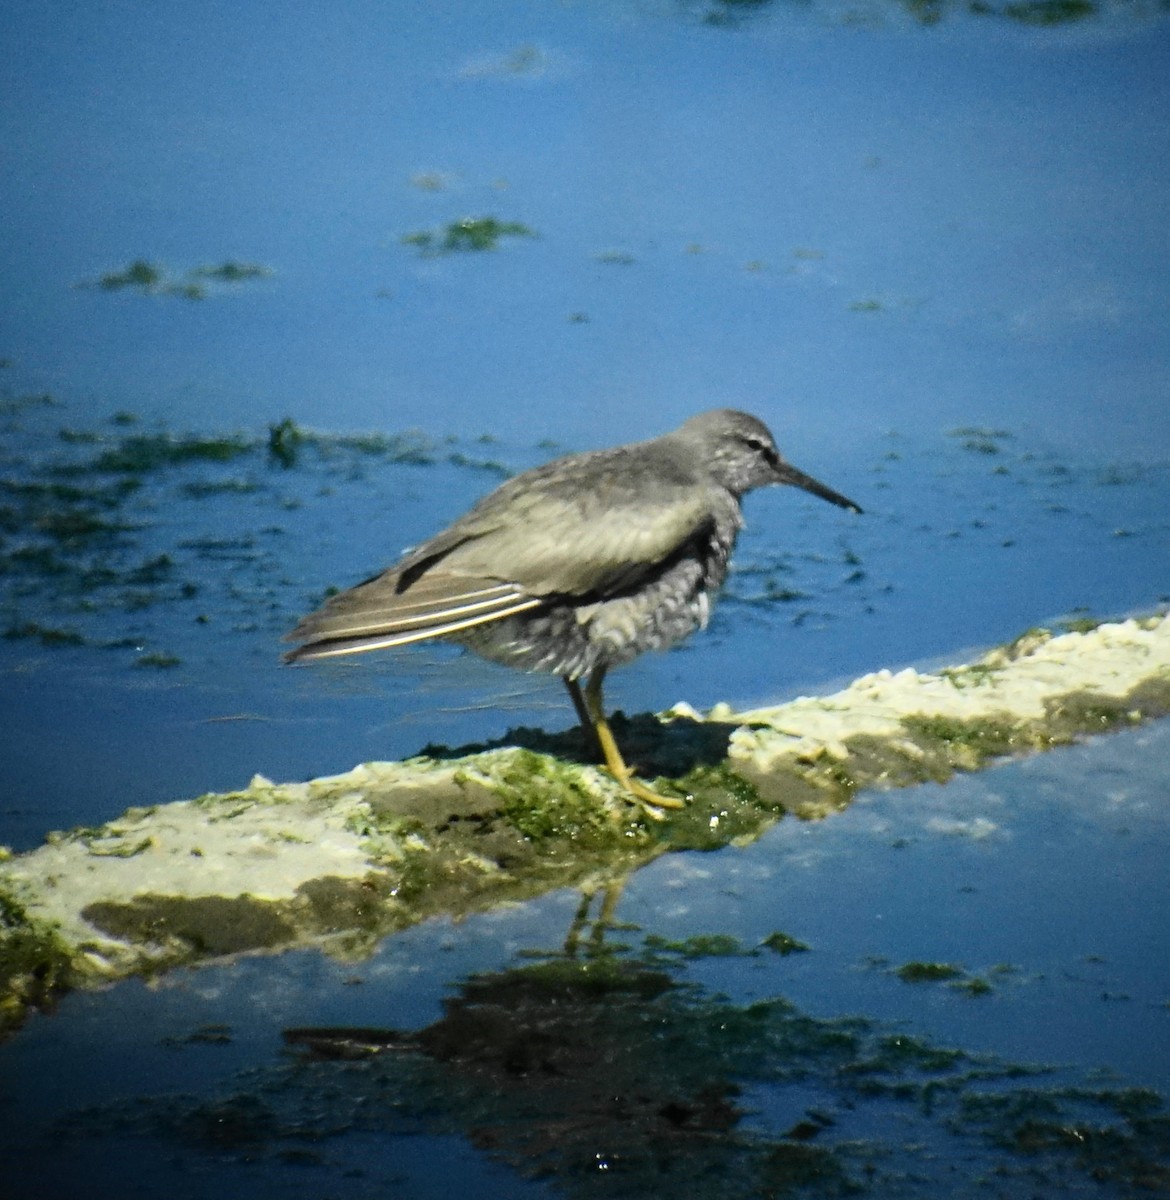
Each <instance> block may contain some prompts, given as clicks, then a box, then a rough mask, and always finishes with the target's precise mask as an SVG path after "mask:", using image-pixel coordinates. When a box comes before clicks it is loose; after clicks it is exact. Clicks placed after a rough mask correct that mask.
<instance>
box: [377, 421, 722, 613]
mask: <svg viewBox="0 0 1170 1200" xmlns="http://www.w3.org/2000/svg"><path fill="white" fill-rule="evenodd" d="M650 445H655V444H653V443H651V444H650ZM648 448H649V446H643V447H641V449H642V451H643V452H642V453H641V454H639V455H637V456H634V455H631V454H629V453H628V451H627V448H619V449H617V450H610V451H600V452H598V453H596V454H587V455H579V456H576V457H573V458H569V459H561V460H559V461H558V462H554V463H549V464H546V466H544V467H538V468H536V470H534V471H529V472H526V473H525V474H524V475H519V476H517V477H516V478H515V479H511V480H509V481H508V482H507V483H505V484H503V485H502V486H501V487H499V488H497V489H496V490H495V491H494V492H492V493H491V494H490V495H488V496H486V497H485V498H484V499H483V500H481V501H480V502H479V504H477V505H476V506H475V507H474V508H473V509H471V511H470V512H468V513H467V515H466V516H464V517H462V518H460V520H458V521H456V522H455V523H454V524H453V525H452V526H450V528H448V529H446V530H444V531H443V533H441V534H439V535H438V536H437V537H435V538H433V539H432V540H431V541H430V542H428V543H426V544H425V545H423V546H420V547H419V548H418V549H417V550H416V551H414V552H413V553H412V554H411V555H409V556H408V557H407V558H406V559H404V560H403V561H402V563H401V564H399V569H400V570H401V571H402V574H403V579H404V580H405V581H406V585H407V586H408V587H409V588H413V587H414V586H416V585H415V584H414V583H413V582H412V580H413V579H414V578H418V579H419V580H421V579H424V578H427V577H428V576H430V575H432V574H436V573H450V574H453V575H457V576H463V575H466V576H469V577H472V578H486V579H495V580H498V581H501V582H503V581H506V582H509V583H514V584H517V585H518V586H519V587H520V588H521V589H522V590H523V591H524V592H525V593H526V594H527V595H530V596H586V595H590V594H594V593H598V592H607V591H614V590H624V589H626V588H630V587H634V586H636V585H637V584H638V583H639V582H640V581H641V580H642V579H644V578H645V577H646V576H647V575H648V574H650V573H653V572H654V571H655V570H656V569H657V568H658V567H659V565H660V564H661V563H663V562H664V561H666V560H667V559H669V558H671V557H672V556H673V555H675V554H677V553H679V552H680V551H681V550H683V549H684V548H685V547H686V546H688V545H689V544H690V543H691V542H692V540H693V539H694V538H696V537H697V536H699V535H700V534H702V533H703V532H705V531H706V530H707V529H709V527H710V525H711V523H712V521H713V520H714V519H715V516H716V509H717V508H719V507H721V506H723V505H725V504H728V503H733V502H731V501H730V498H726V499H725V498H723V497H717V496H714V495H713V494H712V491H711V488H710V486H709V484H708V482H707V480H706V479H705V478H704V477H703V476H700V475H698V474H697V473H696V471H695V469H694V467H693V466H692V465H691V464H689V463H684V462H680V461H678V460H677V459H676V458H675V457H674V456H673V455H672V454H669V453H667V452H666V451H663V452H662V453H661V454H659V455H658V456H657V457H655V458H653V459H650V458H649V457H648V455H647V454H646V453H645V451H646V450H647V449H648ZM734 519H736V520H738V514H736V515H735V517H734Z"/></svg>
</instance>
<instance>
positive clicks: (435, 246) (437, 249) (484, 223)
mask: <svg viewBox="0 0 1170 1200" xmlns="http://www.w3.org/2000/svg"><path fill="white" fill-rule="evenodd" d="M534 237H536V233H535V232H534V231H533V230H532V229H530V228H529V227H528V226H527V225H525V224H524V223H523V222H521V221H501V220H499V219H498V218H497V217H463V218H462V219H461V220H458V221H452V222H451V223H450V224H449V225H445V226H442V227H441V228H439V229H420V230H416V231H415V232H413V233H407V234H404V235H403V236H402V238H401V241H402V244H403V245H404V246H412V247H414V248H415V249H416V250H418V251H419V252H420V253H422V254H423V255H424V256H427V257H437V256H439V255H444V254H460V253H479V252H483V251H485V250H495V249H497V248H498V247H499V245H500V242H501V241H502V240H503V239H505V238H534Z"/></svg>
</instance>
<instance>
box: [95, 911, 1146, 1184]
mask: <svg viewBox="0 0 1170 1200" xmlns="http://www.w3.org/2000/svg"><path fill="white" fill-rule="evenodd" d="M596 932H597V931H596V930H595V934H596ZM728 940H729V941H734V939H728ZM650 943H651V939H650V938H646V939H645V940H644V943H643V948H642V949H639V948H638V947H637V946H629V947H612V948H611V947H609V946H608V945H606V943H605V941H604V930H602V931H601V937H597V936H594V937H592V938H590V939H589V940H588V942H587V943H586V944H585V945H584V946H582V947H581V948H582V949H584V948H586V946H587V953H584V954H579V953H578V952H577V945H578V944H577V943H574V942H573V940H572V939H571V938H570V940H569V941H567V942H566V949H565V951H563V952H560V953H557V952H551V953H548V954H546V955H544V956H543V957H542V960H541V961H538V962H533V963H529V964H525V965H519V966H513V967H510V968H506V969H501V970H497V971H493V972H491V973H487V974H480V975H473V976H471V977H469V978H466V979H464V980H463V981H461V983H460V984H459V986H458V988H457V990H456V991H455V992H454V993H453V994H451V995H449V996H448V997H447V999H445V1000H444V1002H443V1010H442V1014H441V1016H439V1017H438V1019H436V1020H433V1021H431V1023H430V1024H428V1025H426V1026H424V1027H422V1028H417V1029H403V1028H395V1027H383V1028H379V1027H372V1028H371V1027H361V1028H350V1027H345V1026H339V1027H330V1026H325V1027H294V1028H288V1029H285V1030H284V1042H285V1045H286V1050H285V1052H284V1054H283V1055H281V1056H280V1057H274V1058H273V1060H272V1061H270V1062H269V1063H268V1064H267V1065H265V1066H262V1067H259V1068H256V1067H253V1068H250V1069H249V1071H248V1072H247V1073H240V1074H238V1075H233V1076H231V1077H229V1078H227V1079H225V1080H223V1081H222V1084H221V1091H220V1092H219V1094H217V1095H212V1096H210V1097H201V1098H191V1097H182V1096H176V1095H174V1094H172V1093H170V1092H162V1091H160V1092H158V1093H156V1094H152V1095H146V1096H139V1097H136V1098H132V1099H129V1100H127V1099H120V1098H119V1099H114V1100H111V1101H109V1102H108V1103H105V1104H102V1105H100V1106H99V1107H97V1108H90V1109H89V1110H87V1111H86V1112H85V1113H84V1114H78V1117H77V1119H76V1122H75V1124H76V1129H75V1131H74V1136H75V1137H80V1138H94V1139H100V1138H103V1137H107V1136H110V1135H112V1134H116V1135H117V1136H118V1137H120V1138H125V1137H126V1136H127V1135H131V1136H136V1137H138V1138H141V1139H148V1140H150V1141H153V1142H155V1143H159V1144H161V1146H162V1147H165V1148H166V1150H167V1151H168V1153H169V1154H171V1155H180V1156H182V1158H183V1159H186V1160H188V1161H185V1162H183V1169H184V1170H185V1171H186V1172H187V1173H188V1174H189V1173H190V1172H191V1170H192V1167H193V1165H194V1163H197V1162H198V1161H199V1160H200V1159H202V1158H204V1157H206V1156H210V1155H214V1156H215V1157H216V1159H217V1160H219V1161H224V1160H227V1161H237V1162H239V1163H240V1164H241V1165H243V1164H247V1165H248V1169H249V1171H250V1172H252V1173H254V1172H255V1171H256V1170H257V1169H258V1166H257V1164H263V1163H265V1162H272V1163H279V1162H281V1161H300V1160H299V1159H292V1160H290V1158H289V1156H290V1155H293V1154H294V1153H299V1152H301V1151H302V1150H303V1147H304V1146H305V1145H306V1144H308V1145H312V1146H327V1147H328V1151H327V1153H325V1154H322V1155H320V1157H317V1158H314V1159H313V1162H314V1164H315V1165H316V1166H317V1168H318V1170H319V1171H320V1172H321V1176H320V1177H321V1178H322V1180H323V1186H324V1187H325V1190H327V1191H328V1190H330V1189H329V1183H330V1182H331V1181H332V1178H333V1176H334V1175H336V1177H337V1178H338V1179H339V1180H341V1179H345V1178H347V1177H348V1176H352V1175H354V1174H356V1172H355V1171H354V1170H353V1169H352V1164H353V1163H357V1162H360V1163H361V1164H362V1166H361V1171H360V1174H361V1176H362V1179H363V1182H365V1183H366V1184H367V1185H368V1186H370V1187H373V1188H375V1189H377V1188H378V1187H380V1186H381V1184H382V1183H383V1180H382V1179H381V1178H380V1177H379V1176H378V1174H377V1167H376V1166H373V1165H372V1164H374V1163H375V1162H376V1160H375V1159H372V1158H371V1157H370V1155H369V1151H368V1147H369V1145H370V1144H371V1140H372V1139H380V1138H387V1137H395V1136H400V1135H403V1134H410V1135H415V1136H417V1134H418V1133H419V1132H420V1131H422V1132H424V1133H426V1134H429V1135H431V1136H432V1137H458V1138H460V1139H466V1140H467V1141H468V1142H470V1143H471V1145H473V1146H475V1147H476V1148H477V1149H478V1151H479V1152H480V1153H482V1154H484V1155H486V1156H487V1157H489V1158H490V1159H492V1160H494V1162H495V1163H496V1164H497V1168H496V1169H497V1170H510V1171H514V1172H515V1173H516V1174H517V1176H518V1177H519V1179H520V1180H539V1181H541V1183H542V1184H543V1185H544V1186H545V1187H546V1188H548V1187H552V1188H553V1189H554V1190H555V1191H556V1193H557V1194H558V1195H565V1196H568V1197H577V1198H579V1200H587V1198H589V1197H594V1196H596V1197H603V1196H604V1197H614V1196H621V1197H635V1196H637V1197H642V1196H660V1195H666V1194H670V1193H673V1192H677V1193H678V1194H680V1195H702V1196H704V1197H709V1198H711V1200H736V1198H738V1197H743V1196H769V1197H772V1196H774V1197H780V1196H790V1195H792V1196H795V1195H802V1196H804V1195H807V1196H821V1197H844V1196H853V1195H883V1196H884V1195H895V1194H897V1195H902V1194H903V1191H904V1188H905V1185H906V1183H907V1181H912V1183H913V1188H912V1189H911V1191H910V1192H908V1193H906V1194H913V1195H918V1194H922V1195H943V1194H945V1195H948V1196H962V1197H968V1196H977V1195H984V1194H994V1195H1009V1194H1010V1195H1016V1194H1017V1192H1018V1193H1019V1194H1021V1195H1024V1194H1027V1195H1041V1194H1043V1195H1046V1196H1049V1195H1050V1196H1056V1195H1069V1194H1081V1192H1082V1191H1083V1189H1084V1188H1085V1187H1093V1188H1099V1187H1101V1186H1105V1187H1108V1188H1110V1189H1122V1190H1123V1191H1124V1194H1129V1191H1130V1189H1136V1190H1138V1191H1141V1192H1143V1193H1144V1192H1146V1191H1148V1192H1149V1193H1150V1194H1152V1193H1153V1192H1154V1191H1157V1192H1161V1191H1162V1190H1164V1186H1165V1184H1166V1182H1167V1179H1168V1178H1170V1118H1168V1116H1167V1113H1166V1109H1165V1102H1164V1099H1163V1097H1162V1096H1161V1095H1160V1094H1159V1093H1158V1092H1156V1091H1154V1090H1152V1089H1149V1088H1140V1087H1131V1086H1126V1085H1124V1084H1123V1083H1119V1082H1112V1081H1109V1082H1105V1081H1102V1080H1100V1079H1093V1078H1091V1077H1086V1076H1085V1075H1084V1074H1083V1073H1078V1072H1075V1071H1069V1070H1060V1069H1057V1068H1055V1067H1049V1066H1038V1065H1036V1064H1032V1063H1020V1062H1014V1061H1011V1060H1010V1059H1005V1058H1000V1057H996V1056H993V1055H989V1054H981V1053H976V1052H973V1051H968V1050H966V1049H964V1048H962V1047H959V1046H948V1045H941V1044H938V1043H936V1042H934V1041H932V1040H930V1039H928V1038H923V1037H916V1036H912V1035H910V1034H908V1033H906V1032H905V1031H901V1030H897V1029H894V1028H891V1027H890V1025H889V1024H888V1023H885V1022H883V1021H880V1020H877V1019H872V1018H869V1017H866V1016H850V1017H836V1018H834V1017H825V1016H820V1015H816V1014H814V1013H811V1012H806V1011H804V1010H802V1009H801V1008H800V1007H798V1006H797V1005H796V1004H794V1003H793V1002H792V1001H790V1000H788V999H786V998H784V997H783V996H782V995H775V994H774V995H772V996H771V997H770V998H767V999H760V1000H756V1001H754V1002H747V1003H744V1002H736V1001H735V1000H733V999H731V998H729V997H727V996H724V995H720V994H717V993H715V992H714V991H713V990H712V989H711V988H710V987H709V986H704V985H703V984H702V983H700V982H697V981H696V980H695V979H692V978H690V977H689V974H688V971H689V956H687V955H683V956H680V957H678V958H676V959H675V960H674V961H669V962H668V961H664V959H663V956H662V954H661V953H660V951H659V950H658V949H656V948H655V947H653V946H652V945H651V944H650ZM771 983H772V988H773V991H776V990H778V989H780V988H782V987H783V986H784V985H783V980H782V979H773V980H772V981H771ZM354 1135H357V1136H356V1138H355V1137H354ZM356 1155H361V1156H362V1157H361V1158H357V1157H355V1156H356ZM420 1169H422V1168H420ZM503 1178H504V1179H507V1176H506V1175H505V1176H503ZM395 1182H396V1184H397V1185H398V1186H401V1185H402V1184H403V1183H406V1184H409V1180H407V1179H405V1178H401V1177H400V1178H398V1179H397V1180H396V1181H395ZM1110 1194H1113V1191H1112V1190H1111V1191H1110ZM1118 1194H1121V1193H1118Z"/></svg>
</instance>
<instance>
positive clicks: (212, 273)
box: [75, 258, 273, 300]
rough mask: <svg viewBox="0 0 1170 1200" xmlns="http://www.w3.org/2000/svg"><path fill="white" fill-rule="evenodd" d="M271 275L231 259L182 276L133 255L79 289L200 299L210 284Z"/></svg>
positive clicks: (231, 283)
mask: <svg viewBox="0 0 1170 1200" xmlns="http://www.w3.org/2000/svg"><path fill="white" fill-rule="evenodd" d="M272 274H273V271H272V269H271V268H270V267H264V266H261V265H260V264H259V263H241V262H235V261H233V260H231V259H229V260H227V261H226V262H222V263H219V264H218V265H215V266H210V265H209V266H200V267H192V268H191V269H190V270H189V271H187V272H186V273H185V274H183V275H172V274H171V273H170V272H169V271H168V270H167V269H166V267H163V266H160V265H159V264H158V263H153V262H151V261H150V260H149V259H145V258H136V259H135V260H134V261H133V262H131V263H130V264H129V265H128V266H126V267H123V268H122V269H121V270H120V271H107V272H106V273H105V274H104V275H99V276H98V278H97V279H89V280H83V281H82V282H80V283H78V284H76V285H75V286H76V287H79V288H97V289H98V290H99V291H103V292H122V291H136V292H142V293H143V294H144V295H148V296H179V297H181V298H182V299H184V300H203V299H205V298H206V297H207V295H208V288H209V285H210V286H213V287H214V286H217V285H228V286H229V287H234V286H236V285H239V284H242V283H250V282H252V281H253V280H257V279H267V278H269V277H270V276H271V275H272Z"/></svg>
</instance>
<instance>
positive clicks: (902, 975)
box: [894, 961, 966, 983]
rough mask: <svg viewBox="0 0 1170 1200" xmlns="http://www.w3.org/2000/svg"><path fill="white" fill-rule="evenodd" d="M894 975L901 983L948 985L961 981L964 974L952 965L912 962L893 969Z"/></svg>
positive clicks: (961, 969) (960, 969) (959, 968)
mask: <svg viewBox="0 0 1170 1200" xmlns="http://www.w3.org/2000/svg"><path fill="white" fill-rule="evenodd" d="M894 974H895V975H897V977H898V978H899V979H900V980H902V982H903V983H948V982H950V981H951V980H955V979H962V978H963V976H964V975H965V974H966V972H965V971H964V970H963V968H962V967H957V966H955V965H954V963H940V962H918V961H913V962H907V963H903V964H902V965H901V966H900V967H897V968H895V970H894Z"/></svg>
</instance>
